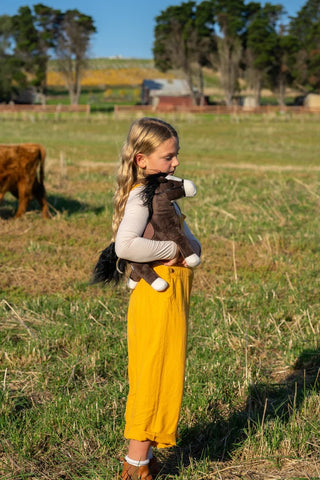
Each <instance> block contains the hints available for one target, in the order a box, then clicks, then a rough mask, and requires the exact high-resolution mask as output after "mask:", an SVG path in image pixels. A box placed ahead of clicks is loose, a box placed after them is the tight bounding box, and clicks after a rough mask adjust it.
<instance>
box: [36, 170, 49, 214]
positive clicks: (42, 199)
mask: <svg viewBox="0 0 320 480" xmlns="http://www.w3.org/2000/svg"><path fill="white" fill-rule="evenodd" d="M32 193H33V195H34V197H35V198H36V199H37V200H38V202H39V205H40V207H41V208H42V216H43V218H50V214H49V207H48V202H47V197H46V190H45V188H44V185H43V184H41V183H40V182H39V180H38V179H37V178H35V181H34V182H33V186H32Z"/></svg>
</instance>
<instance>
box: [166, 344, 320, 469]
mask: <svg viewBox="0 0 320 480" xmlns="http://www.w3.org/2000/svg"><path fill="white" fill-rule="evenodd" d="M319 372H320V349H316V350H313V349H307V350H304V351H303V352H302V354H301V355H300V356H299V358H298V359H297V361H296V362H295V365H294V371H293V373H292V374H291V375H289V376H288V377H287V378H285V379H284V380H283V381H282V382H281V383H277V384H263V383H256V384H252V385H250V387H249V394H248V397H247V402H246V406H245V408H244V409H243V410H242V411H237V412H234V413H232V414H231V415H230V416H229V418H228V419H223V418H222V417H221V415H220V414H219V411H218V409H217V408H215V407H214V406H212V422H209V423H205V424H204V423H199V424H198V425H196V426H195V427H193V428H190V429H186V430H184V431H183V432H182V434H181V437H180V442H179V447H176V448H175V449H173V450H172V453H171V454H170V455H169V456H168V457H167V458H166V467H165V469H164V470H163V472H162V473H164V474H168V473H170V474H171V475H172V474H174V475H175V474H178V473H179V470H180V468H181V466H182V465H183V466H184V467H188V465H189V464H190V461H191V460H192V459H193V460H196V461H197V460H198V461H199V460H201V459H208V460H212V461H226V460H230V458H231V457H232V453H233V452H234V450H236V449H238V448H239V446H241V444H242V443H243V442H244V441H245V440H246V438H247V433H246V431H247V429H248V425H249V423H250V429H251V433H252V431H253V432H254V430H255V429H256V428H258V427H259V425H261V424H262V423H263V422H265V423H266V422H267V421H269V420H272V419H279V420H280V421H281V422H283V423H284V424H285V423H287V422H288V421H289V419H290V417H291V416H292V415H293V414H294V412H296V411H297V410H299V408H300V407H301V405H302V403H303V401H304V399H305V398H306V397H307V396H308V395H310V394H311V393H312V392H320V376H319Z"/></svg>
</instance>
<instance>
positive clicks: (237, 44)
mask: <svg viewBox="0 0 320 480" xmlns="http://www.w3.org/2000/svg"><path fill="white" fill-rule="evenodd" d="M217 40H218V41H217V44H218V70H219V72H220V81H221V85H222V88H223V89H224V92H225V101H226V104H227V105H231V104H232V99H233V97H234V94H235V92H236V90H237V85H238V78H239V64H240V60H241V56H242V45H241V41H240V39H238V38H232V37H218V39H217Z"/></svg>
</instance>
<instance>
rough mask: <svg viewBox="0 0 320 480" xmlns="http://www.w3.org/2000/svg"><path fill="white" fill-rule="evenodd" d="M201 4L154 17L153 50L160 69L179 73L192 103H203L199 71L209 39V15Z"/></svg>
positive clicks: (191, 2)
mask: <svg viewBox="0 0 320 480" xmlns="http://www.w3.org/2000/svg"><path fill="white" fill-rule="evenodd" d="M204 3H205V2H203V4H204ZM203 4H200V5H196V3H195V2H193V1H189V2H184V3H182V4H181V5H178V6H171V7H168V8H167V9H166V10H164V11H163V12H161V14H160V15H159V16H158V17H157V18H156V27H155V41H154V48H153V53H154V58H155V63H156V66H157V67H158V68H159V69H160V70H162V71H167V70H169V69H170V68H176V69H180V70H181V71H182V72H183V74H184V76H185V79H186V81H187V83H188V86H189V91H190V95H191V96H192V99H193V103H194V104H197V103H198V100H199V96H200V103H202V102H203V72H202V68H203V65H205V63H206V62H207V52H206V51H205V49H206V48H209V47H208V45H209V43H210V42H211V39H212V16H210V11H209V10H208V8H206V6H205V5H203ZM196 86H197V87H198V91H199V93H200V95H199V93H197V92H196Z"/></svg>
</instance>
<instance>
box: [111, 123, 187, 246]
mask: <svg viewBox="0 0 320 480" xmlns="http://www.w3.org/2000/svg"><path fill="white" fill-rule="evenodd" d="M172 137H175V138H178V134H177V132H176V130H175V129H174V128H173V127H172V126H171V125H170V124H169V123H167V122H164V121H163V120H160V119H158V118H150V117H143V118H140V119H138V120H136V121H135V122H133V123H132V125H131V127H130V129H129V133H128V137H127V140H126V142H125V144H124V145H123V147H122V151H121V156H120V167H119V171H118V177H117V184H118V185H117V189H116V192H115V195H114V214H113V219H112V231H113V240H114V239H115V236H116V233H117V231H118V228H119V225H120V222H121V220H122V217H123V214H124V209H125V206H126V203H127V200H128V196H129V193H130V191H131V189H132V187H133V186H134V185H136V184H138V183H141V182H143V181H144V170H143V169H141V168H140V167H139V166H138V165H137V163H136V161H135V160H136V156H137V154H138V153H142V154H144V155H150V154H151V153H153V152H154V151H155V150H156V148H158V147H159V145H161V144H162V143H163V142H165V141H166V140H169V138H172Z"/></svg>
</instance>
